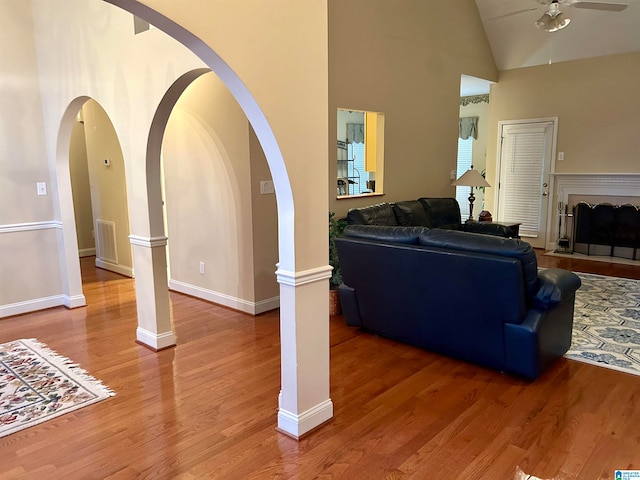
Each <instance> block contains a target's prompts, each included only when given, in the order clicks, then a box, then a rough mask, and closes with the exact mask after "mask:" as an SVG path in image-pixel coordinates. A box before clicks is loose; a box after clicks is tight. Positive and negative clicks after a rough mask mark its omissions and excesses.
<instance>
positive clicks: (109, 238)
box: [96, 219, 118, 265]
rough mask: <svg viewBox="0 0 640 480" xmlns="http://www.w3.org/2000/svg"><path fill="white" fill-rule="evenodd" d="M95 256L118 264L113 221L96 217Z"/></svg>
mask: <svg viewBox="0 0 640 480" xmlns="http://www.w3.org/2000/svg"><path fill="white" fill-rule="evenodd" d="M96 257H97V259H98V260H102V261H104V262H108V263H113V264H115V265H117V264H118V251H117V249H116V224H115V223H114V222H110V221H108V220H97V219H96Z"/></svg>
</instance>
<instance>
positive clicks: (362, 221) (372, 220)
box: [347, 203, 398, 225]
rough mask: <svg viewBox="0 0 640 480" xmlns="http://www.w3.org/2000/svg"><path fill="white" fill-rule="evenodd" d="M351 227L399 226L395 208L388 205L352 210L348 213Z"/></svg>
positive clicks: (381, 204) (380, 204) (348, 221)
mask: <svg viewBox="0 0 640 480" xmlns="http://www.w3.org/2000/svg"><path fill="white" fill-rule="evenodd" d="M347 223H348V224H349V225H398V222H397V220H396V216H395V215H394V213H393V208H392V207H391V205H389V204H388V203H378V204H376V205H370V206H367V207H359V208H352V209H351V210H349V212H348V213H347Z"/></svg>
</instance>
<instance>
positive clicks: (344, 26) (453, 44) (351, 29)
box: [328, 0, 497, 216]
mask: <svg viewBox="0 0 640 480" xmlns="http://www.w3.org/2000/svg"><path fill="white" fill-rule="evenodd" d="M328 4H329V115H330V117H329V127H330V130H329V131H330V135H329V146H330V148H329V167H330V168H329V179H330V182H329V199H330V200H329V209H330V210H332V211H335V212H337V213H338V215H339V216H340V215H343V214H345V213H346V212H347V210H348V209H349V208H351V207H356V206H361V205H365V204H373V203H377V202H380V201H394V200H406V199H410V198H418V197H421V196H427V195H432V196H451V195H453V194H454V190H453V187H452V186H451V180H450V172H451V170H454V169H455V167H456V151H457V137H458V115H459V106H460V75H461V74H467V75H472V76H475V77H480V78H485V79H488V80H496V79H497V71H496V68H495V63H494V61H493V56H492V54H491V51H490V48H489V44H488V42H487V40H486V37H485V35H484V30H483V27H482V23H481V22H480V19H479V16H478V12H477V7H476V4H475V2H474V1H473V0H456V1H455V2H425V1H422V0H407V1H402V2H390V1H386V0H330V1H329V2H328ZM443 18H449V19H453V18H455V21H451V22H449V21H442V19H443ZM337 108H347V109H356V110H369V111H376V112H382V113H384V115H385V142H384V145H385V151H384V158H385V166H384V168H385V170H384V193H385V195H384V196H382V197H377V196H376V197H369V198H364V199H362V198H359V199H347V200H336V198H335V197H336V188H335V180H334V179H335V178H336V148H335V145H336V109H337Z"/></svg>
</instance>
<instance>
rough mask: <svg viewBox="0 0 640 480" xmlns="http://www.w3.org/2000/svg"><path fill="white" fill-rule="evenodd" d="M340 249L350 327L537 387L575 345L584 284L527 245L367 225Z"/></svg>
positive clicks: (355, 229)
mask: <svg viewBox="0 0 640 480" xmlns="http://www.w3.org/2000/svg"><path fill="white" fill-rule="evenodd" d="M335 242H336V247H337V249H338V255H339V257H340V266H341V268H342V278H343V284H342V285H341V286H340V287H339V292H340V300H341V303H342V310H343V313H344V318H345V321H346V323H347V324H348V325H350V326H354V327H361V328H363V329H365V330H368V331H370V332H373V333H376V334H379V335H382V336H385V337H389V338H392V339H395V340H398V341H401V342H405V343H408V344H411V345H415V346H418V347H421V348H424V349H427V350H431V351H434V352H438V353H442V354H445V355H449V356H452V357H455V358H458V359H462V360H465V361H468V362H472V363H475V364H479V365H483V366H486V367H489V368H492V369H496V370H499V371H503V372H508V373H512V374H516V375H521V376H523V377H526V378H529V379H535V378H536V377H538V376H539V375H540V373H541V372H543V371H544V370H545V369H546V368H547V367H548V366H550V365H551V364H552V363H553V362H554V361H555V360H556V359H557V358H559V357H561V356H562V355H564V354H565V353H566V352H567V350H568V349H569V347H570V345H571V333H572V326H573V311H574V303H575V292H576V290H577V289H578V288H579V287H580V278H579V277H578V276H577V275H575V274H574V273H572V272H569V271H566V270H560V269H546V270H541V271H538V268H537V260H536V256H535V252H534V251H533V249H532V248H531V246H530V245H529V244H528V243H526V242H523V241H521V240H518V239H507V238H501V237H497V236H490V235H480V234H474V233H464V232H459V231H455V230H445V229H428V228H424V227H399V226H387V227H381V226H366V225H365V226H363V225H352V226H347V227H346V229H345V232H344V236H343V237H340V238H337V239H336V240H335Z"/></svg>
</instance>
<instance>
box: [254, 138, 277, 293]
mask: <svg viewBox="0 0 640 480" xmlns="http://www.w3.org/2000/svg"><path fill="white" fill-rule="evenodd" d="M249 151H250V157H251V212H252V215H253V262H254V282H255V301H256V302H261V301H265V300H268V299H270V298H274V297H277V296H278V294H279V287H278V283H277V282H276V279H275V276H274V275H273V272H274V271H275V268H276V264H277V263H278V217H277V215H278V209H277V205H276V196H275V195H273V194H271V195H261V194H260V181H261V180H270V179H271V172H270V171H269V166H268V165H267V159H266V158H265V156H264V152H263V150H262V147H261V146H260V142H258V138H257V137H256V134H255V132H254V131H253V129H252V128H251V127H249Z"/></svg>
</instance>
